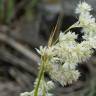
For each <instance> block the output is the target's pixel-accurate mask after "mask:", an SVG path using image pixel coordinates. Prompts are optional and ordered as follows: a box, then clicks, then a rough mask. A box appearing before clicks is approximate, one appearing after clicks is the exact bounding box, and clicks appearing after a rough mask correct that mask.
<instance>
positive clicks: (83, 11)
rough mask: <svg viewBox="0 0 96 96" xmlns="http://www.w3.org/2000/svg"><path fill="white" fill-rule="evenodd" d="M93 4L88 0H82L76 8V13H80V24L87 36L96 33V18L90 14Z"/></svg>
mask: <svg viewBox="0 0 96 96" xmlns="http://www.w3.org/2000/svg"><path fill="white" fill-rule="evenodd" d="M91 10H92V8H91V6H90V5H89V4H87V3H86V2H82V3H81V2H80V3H79V4H78V7H77V8H76V13H77V14H79V26H80V27H82V28H83V30H82V31H83V32H84V33H85V35H87V37H89V36H90V37H93V36H94V34H95V35H96V23H95V18H94V17H93V16H92V15H91V14H90V11H91Z"/></svg>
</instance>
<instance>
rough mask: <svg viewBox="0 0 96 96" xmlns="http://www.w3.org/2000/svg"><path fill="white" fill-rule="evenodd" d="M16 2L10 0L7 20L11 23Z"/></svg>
mask: <svg viewBox="0 0 96 96" xmlns="http://www.w3.org/2000/svg"><path fill="white" fill-rule="evenodd" d="M14 3H15V2H14V0H8V5H7V18H6V22H7V23H9V22H10V20H11V18H12V16H13V14H14Z"/></svg>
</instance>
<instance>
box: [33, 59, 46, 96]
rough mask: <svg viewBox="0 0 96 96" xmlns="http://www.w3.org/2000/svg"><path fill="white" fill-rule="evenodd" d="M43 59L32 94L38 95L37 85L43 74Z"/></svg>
mask: <svg viewBox="0 0 96 96" xmlns="http://www.w3.org/2000/svg"><path fill="white" fill-rule="evenodd" d="M44 63H45V62H44V61H43V60H42V63H41V64H42V65H41V68H40V72H39V76H38V81H37V84H36V87H35V91H34V96H38V89H39V85H40V81H41V79H42V77H43V75H44Z"/></svg>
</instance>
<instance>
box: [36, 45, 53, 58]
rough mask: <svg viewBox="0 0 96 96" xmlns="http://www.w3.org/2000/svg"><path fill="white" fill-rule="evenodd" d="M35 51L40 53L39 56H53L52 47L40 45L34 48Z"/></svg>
mask: <svg viewBox="0 0 96 96" xmlns="http://www.w3.org/2000/svg"><path fill="white" fill-rule="evenodd" d="M36 51H37V52H38V53H39V54H40V55H41V56H44V55H47V56H53V52H52V51H53V47H47V46H45V47H43V46H40V48H39V49H37V48H36Z"/></svg>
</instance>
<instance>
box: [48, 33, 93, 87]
mask: <svg viewBox="0 0 96 96" xmlns="http://www.w3.org/2000/svg"><path fill="white" fill-rule="evenodd" d="M76 38H77V35H75V33H72V32H70V31H69V32H68V33H66V34H64V33H62V32H61V33H60V35H59V41H58V43H56V44H55V45H53V46H52V50H53V51H51V52H50V55H51V54H52V56H51V57H52V58H51V59H50V60H49V62H48V65H47V67H48V66H49V67H48V68H49V69H47V72H49V74H50V76H51V78H52V79H54V80H56V81H58V82H59V83H60V84H61V85H62V86H64V85H67V84H71V83H72V82H74V81H76V80H77V79H78V77H79V76H80V73H79V72H78V70H76V67H77V64H78V62H82V61H86V60H87V59H88V58H89V57H90V56H91V54H92V52H93V51H92V50H91V48H92V45H91V44H90V43H89V41H83V42H82V43H80V44H79V43H77V42H76V41H75V39H76ZM91 42H92V41H91ZM50 48H51V47H50ZM49 50H50V49H49ZM47 51H48V48H47ZM47 51H46V52H47ZM46 54H47V53H46ZM48 54H49V53H48ZM53 54H54V55H53Z"/></svg>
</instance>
